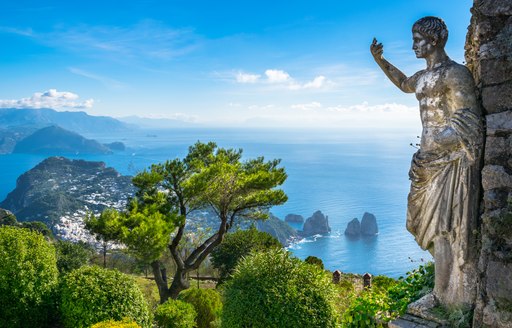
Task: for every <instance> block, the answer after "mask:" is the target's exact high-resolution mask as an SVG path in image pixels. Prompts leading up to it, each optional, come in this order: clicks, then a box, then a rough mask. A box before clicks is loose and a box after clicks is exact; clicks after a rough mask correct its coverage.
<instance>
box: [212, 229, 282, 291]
mask: <svg viewBox="0 0 512 328" xmlns="http://www.w3.org/2000/svg"><path fill="white" fill-rule="evenodd" d="M281 247H282V245H281V243H280V242H279V241H278V240H277V239H275V238H274V237H272V236H271V235H269V234H268V233H266V232H261V231H258V230H257V229H256V228H255V227H254V226H251V227H250V228H249V229H248V230H237V231H236V232H233V233H229V234H227V235H226V236H225V238H224V240H223V241H222V243H221V244H220V245H219V246H217V248H215V249H214V250H213V252H212V254H211V260H212V264H213V267H214V268H216V269H218V270H219V276H220V282H223V281H224V280H226V278H228V276H229V275H230V274H231V273H233V270H234V269H235V266H236V264H237V263H238V261H240V259H242V258H243V257H245V256H247V255H249V254H250V253H251V252H261V251H266V250H270V249H279V248H281Z"/></svg>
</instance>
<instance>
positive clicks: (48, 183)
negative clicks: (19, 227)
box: [0, 157, 135, 226]
mask: <svg viewBox="0 0 512 328" xmlns="http://www.w3.org/2000/svg"><path fill="white" fill-rule="evenodd" d="M134 192H135V188H134V187H133V185H132V183H131V177H129V176H121V175H120V174H119V173H118V172H117V171H116V170H115V169H113V168H110V167H106V166H105V163H103V162H89V161H83V160H69V159H66V158H64V157H50V158H47V159H45V160H44V161H42V162H41V163H39V164H38V165H37V166H35V167H34V168H32V169H31V170H29V171H27V172H25V173H24V174H22V175H21V176H20V177H19V178H18V180H17V181H16V188H15V189H14V190H13V191H12V192H10V193H9V194H8V195H7V198H6V199H5V200H4V201H3V202H2V203H0V207H2V208H5V209H8V210H10V211H12V212H13V213H14V214H15V215H16V217H17V218H18V220H19V221H27V220H38V221H42V222H45V223H47V224H48V225H49V226H52V225H53V224H54V223H56V222H57V221H58V220H59V219H60V218H62V217H63V216H66V215H71V214H72V213H75V212H77V211H86V210H91V211H101V210H102V209H104V208H105V207H107V206H108V207H118V208H122V207H124V205H125V204H126V201H127V199H128V198H129V197H131V196H132V195H133V194H134Z"/></svg>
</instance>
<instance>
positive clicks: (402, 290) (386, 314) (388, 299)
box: [342, 263, 434, 327]
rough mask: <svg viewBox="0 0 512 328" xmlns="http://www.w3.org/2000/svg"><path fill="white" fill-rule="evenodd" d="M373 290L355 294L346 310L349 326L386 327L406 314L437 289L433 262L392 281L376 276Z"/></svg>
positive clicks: (347, 324)
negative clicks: (420, 299) (408, 306)
mask: <svg viewBox="0 0 512 328" xmlns="http://www.w3.org/2000/svg"><path fill="white" fill-rule="evenodd" d="M377 278H378V279H375V280H374V286H373V287H372V288H371V289H366V290H363V291H362V292H361V293H359V294H354V295H353V299H352V301H351V304H350V306H349V308H348V309H347V310H346V311H345V312H344V313H343V319H342V322H343V325H344V326H346V327H383V326H385V324H386V323H387V322H389V321H390V320H392V319H394V318H396V317H397V316H399V315H401V314H403V313H404V312H405V310H406V309H407V305H408V304H409V303H411V302H414V301H415V300H417V299H419V298H421V297H422V296H424V295H426V294H428V293H429V292H431V291H432V289H433V288H434V265H433V263H428V264H426V265H424V266H420V267H419V268H418V269H415V270H413V271H411V272H408V273H407V276H406V277H405V278H403V277H400V279H398V281H393V280H392V279H390V278H387V277H382V276H381V277H377Z"/></svg>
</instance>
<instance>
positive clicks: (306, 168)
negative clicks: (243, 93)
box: [0, 129, 431, 277]
mask: <svg viewBox="0 0 512 328" xmlns="http://www.w3.org/2000/svg"><path fill="white" fill-rule="evenodd" d="M87 137H89V138H95V139H97V140H99V141H101V142H112V141H123V142H124V143H125V144H126V145H127V146H128V149H127V150H126V151H124V152H121V153H116V154H113V155H101V156H79V155H73V156H68V157H70V158H81V159H86V160H95V161H104V162H106V163H107V165H108V166H112V167H114V168H115V169H117V170H118V171H119V172H121V173H122V174H131V175H133V174H135V173H137V172H138V171H140V170H142V169H144V168H146V167H148V166H149V165H150V164H152V163H157V162H162V161H165V160H166V159H171V158H175V157H182V156H184V155H185V154H186V153H187V149H188V146H190V145H191V144H193V143H194V142H196V141H198V140H201V141H204V142H206V141H215V142H217V143H218V144H219V145H220V146H222V147H234V148H243V150H244V156H245V157H246V158H252V157H256V156H261V155H263V156H265V157H266V158H268V159H273V158H280V159H282V165H283V166H284V167H285V168H286V171H287V173H288V179H287V181H286V183H285V184H284V186H283V189H284V190H285V191H286V193H287V194H288V197H289V200H288V202H287V203H286V204H284V205H282V206H279V207H275V208H273V209H272V212H273V213H274V214H275V215H277V216H278V217H280V218H281V219H284V217H285V216H286V215H287V214H289V213H294V214H300V215H302V216H304V218H307V217H309V216H311V215H312V214H313V212H314V211H316V210H321V211H322V212H323V213H324V214H325V215H327V216H328V217H329V223H330V226H331V228H332V233H331V234H330V235H327V236H317V237H313V238H308V239H306V240H304V241H302V242H299V243H297V244H294V245H292V246H291V247H290V250H291V251H292V252H293V253H294V254H295V255H296V256H298V257H300V258H305V257H307V256H309V255H314V256H317V257H319V258H321V259H322V260H323V262H324V264H325V266H326V268H328V269H330V270H341V271H344V272H354V273H365V272H370V273H372V274H385V275H389V276H392V277H398V276H400V275H403V274H405V273H406V272H407V271H409V270H410V269H412V268H415V267H417V266H418V265H419V264H420V263H419V262H421V260H422V259H423V260H430V259H431V257H430V255H429V254H428V253H427V252H424V251H422V250H421V249H420V248H419V246H417V244H416V242H415V241H414V239H413V237H412V236H411V235H410V234H409V233H408V232H407V231H406V229H405V214H406V203H407V193H408V190H409V180H408V175H407V173H408V170H409V165H410V159H411V156H412V154H413V153H414V151H415V149H414V148H412V147H411V146H410V145H409V144H410V143H411V142H415V140H414V139H415V134H414V132H411V131H409V132H406V131H402V132H393V133H389V132H387V133H386V132H383V131H372V132H368V131H367V132H365V133H361V132H360V131H352V132H349V131H312V130H303V131H292V130H289V131H288V130H284V131H277V130H200V129H186V130H172V131H163V130H160V131H134V132H132V133H129V134H123V135H111V134H105V135H88V136H87ZM44 158H45V156H39V155H28V154H9V155H0V181H1V184H0V199H4V198H5V196H6V195H7V193H8V192H10V191H11V190H12V189H13V188H14V187H15V184H16V178H17V177H18V176H19V175H20V174H22V173H23V172H25V171H27V170H29V169H31V168H32V167H34V166H35V165H36V164H37V163H39V162H40V161H42V160H43V159H44ZM364 212H370V213H373V214H374V215H375V216H376V217H377V221H378V225H379V230H380V233H379V235H377V236H376V237H373V238H364V239H359V240H350V239H348V238H346V237H345V236H344V234H343V232H344V230H345V227H346V225H347V223H348V222H349V221H350V220H352V219H353V218H355V217H357V218H359V219H361V217H362V215H363V213H364ZM295 228H301V227H300V226H295Z"/></svg>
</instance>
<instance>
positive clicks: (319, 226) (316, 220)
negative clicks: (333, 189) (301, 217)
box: [300, 211, 331, 237]
mask: <svg viewBox="0 0 512 328" xmlns="http://www.w3.org/2000/svg"><path fill="white" fill-rule="evenodd" d="M329 232H331V227H329V218H328V217H327V216H324V214H323V213H322V212H321V211H316V212H315V213H313V215H312V216H311V217H309V218H308V219H307V220H306V222H305V223H304V228H303V229H302V231H301V232H300V235H301V236H302V237H310V236H313V235H325V234H328V233H329Z"/></svg>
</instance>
